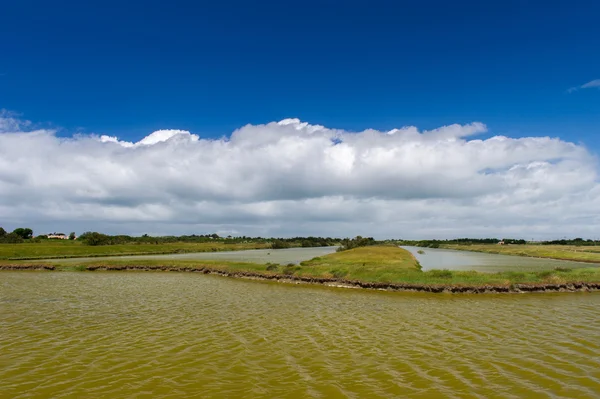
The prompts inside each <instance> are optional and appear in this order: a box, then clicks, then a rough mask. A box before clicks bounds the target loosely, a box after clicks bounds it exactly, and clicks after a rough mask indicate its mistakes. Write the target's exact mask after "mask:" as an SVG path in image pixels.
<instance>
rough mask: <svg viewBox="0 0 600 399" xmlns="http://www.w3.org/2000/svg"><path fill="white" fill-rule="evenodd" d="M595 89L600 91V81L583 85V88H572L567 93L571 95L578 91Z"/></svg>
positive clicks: (595, 80) (592, 81)
mask: <svg viewBox="0 0 600 399" xmlns="http://www.w3.org/2000/svg"><path fill="white" fill-rule="evenodd" d="M593 88H596V89H600V79H594V80H591V81H589V82H587V83H584V84H582V85H581V86H574V87H571V88H569V89H568V90H567V91H568V92H569V93H573V92H574V91H577V90H579V89H593Z"/></svg>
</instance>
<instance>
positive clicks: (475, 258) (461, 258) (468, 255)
mask: <svg viewBox="0 0 600 399" xmlns="http://www.w3.org/2000/svg"><path fill="white" fill-rule="evenodd" d="M402 248H404V249H406V250H408V251H410V252H411V253H412V254H413V255H414V256H415V257H416V258H417V260H418V261H419V263H420V264H421V266H423V270H424V271H426V270H432V269H448V270H474V271H478V272H488V273H494V272H503V271H518V272H523V271H533V270H538V271H539V270H552V269H554V268H557V267H564V268H571V269H576V268H582V267H598V266H600V265H598V264H595V263H584V262H573V261H567V260H557V259H542V258H531V257H526V256H512V255H497V254H487V253H482V252H469V251H456V250H452V249H437V248H421V247H412V246H403V247H402ZM418 251H423V252H424V253H423V254H420V253H418Z"/></svg>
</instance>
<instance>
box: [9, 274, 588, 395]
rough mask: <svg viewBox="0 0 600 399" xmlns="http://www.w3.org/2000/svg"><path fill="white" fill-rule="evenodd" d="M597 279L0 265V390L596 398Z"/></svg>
mask: <svg viewBox="0 0 600 399" xmlns="http://www.w3.org/2000/svg"><path fill="white" fill-rule="evenodd" d="M599 309H600V293H566V294H524V295H502V294H498V295H496V294H489V295H443V294H442V295H440V294H438V295H434V294H419V293H387V292H372V291H363V290H344V289H335V288H327V287H320V286H306V285H300V286H295V285H287V284H278V283H269V282H257V281H246V280H238V279H230V278H223V277H218V276H209V275H203V274H187V273H186V274H180V273H143V272H98V273H81V272H61V273H53V272H2V273H0V397H1V398H50V397H51V398H76V397H88V398H117V397H118V398H183V397H185V398H273V397H277V398H345V397H347V398H367V397H368V398H391V397H403V398H404V397H406V398H436V397H447V398H471V397H473V398H523V397H541V398H597V397H600V317H599V316H600V311H599Z"/></svg>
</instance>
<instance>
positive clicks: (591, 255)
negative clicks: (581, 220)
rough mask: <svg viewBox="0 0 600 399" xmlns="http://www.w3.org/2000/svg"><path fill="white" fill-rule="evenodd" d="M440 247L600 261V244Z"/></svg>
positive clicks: (444, 245) (452, 245) (450, 245)
mask: <svg viewBox="0 0 600 399" xmlns="http://www.w3.org/2000/svg"><path fill="white" fill-rule="evenodd" d="M440 248H447V249H456V250H461V251H474V252H486V253H491V254H502V255H518V256H530V257H536V258H550V259H562V260H574V261H579V262H597V263H600V246H575V245H497V244H475V245H456V244H443V245H441V246H440Z"/></svg>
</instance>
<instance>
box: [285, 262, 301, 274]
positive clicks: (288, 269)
mask: <svg viewBox="0 0 600 399" xmlns="http://www.w3.org/2000/svg"><path fill="white" fill-rule="evenodd" d="M298 270H300V266H296V265H294V264H292V266H290V265H287V266H285V267H284V268H283V270H282V273H283V274H287V275H292V274H294V273H296V272H297V271H298Z"/></svg>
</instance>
